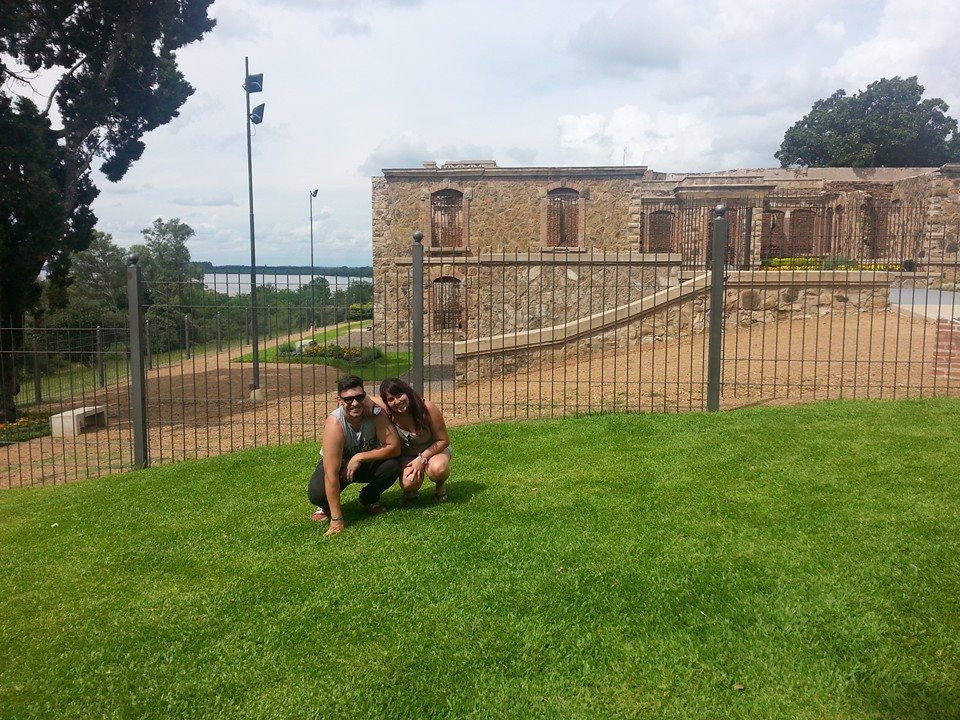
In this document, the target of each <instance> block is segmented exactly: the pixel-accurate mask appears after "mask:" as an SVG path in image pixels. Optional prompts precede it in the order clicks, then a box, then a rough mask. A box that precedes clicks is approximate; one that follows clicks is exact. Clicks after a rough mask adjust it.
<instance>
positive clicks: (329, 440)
mask: <svg viewBox="0 0 960 720" xmlns="http://www.w3.org/2000/svg"><path fill="white" fill-rule="evenodd" d="M343 442H344V439H343V428H341V427H340V423H339V422H338V421H337V420H336V419H335V418H332V417H328V418H327V419H326V420H325V421H324V423H323V489H324V490H326V493H327V502H328V503H330V529H329V530H327V532H326V533H324V534H325V535H336V534H337V533H338V532H340V531H341V530H343V508H342V507H341V506H340V465H341V464H342V462H343ZM334 518H336V519H334Z"/></svg>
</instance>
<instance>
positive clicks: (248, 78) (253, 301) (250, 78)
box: [243, 57, 264, 400]
mask: <svg viewBox="0 0 960 720" xmlns="http://www.w3.org/2000/svg"><path fill="white" fill-rule="evenodd" d="M243 68H244V81H243V90H244V94H245V95H246V98H247V186H248V188H249V192H250V338H251V341H252V346H253V347H252V349H253V378H252V381H251V383H250V398H251V399H252V400H258V399H260V398H261V397H262V393H261V392H260V342H259V339H260V338H259V324H258V322H257V243H256V232H255V230H254V222H253V152H252V149H251V144H250V124H251V123H253V124H255V125H259V124H260V123H262V122H263V110H264V106H263V104H260V105H257V107H255V108H254V109H253V111H251V110H250V94H251V93H258V92H261V91H262V90H263V73H257V74H256V75H251V74H250V58H246V57H245V58H244V59H243Z"/></svg>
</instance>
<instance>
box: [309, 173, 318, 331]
mask: <svg viewBox="0 0 960 720" xmlns="http://www.w3.org/2000/svg"><path fill="white" fill-rule="evenodd" d="M316 196H317V190H311V191H310V325H311V327H312V326H313V325H314V324H315V322H316V321H315V320H314V315H315V314H316V312H317V303H316V291H317V288H316V285H315V284H314V282H313V199H314V198H315V197H316Z"/></svg>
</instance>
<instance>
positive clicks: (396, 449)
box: [347, 412, 400, 480]
mask: <svg viewBox="0 0 960 720" xmlns="http://www.w3.org/2000/svg"><path fill="white" fill-rule="evenodd" d="M374 422H375V423H376V427H377V440H379V441H380V447H378V448H374V449H373V450H367V451H366V452H359V453H357V454H356V455H354V456H353V457H352V458H350V460H349V461H348V462H347V479H348V480H353V475H354V473H356V472H357V470H358V469H359V468H360V465H361V463H365V462H373V461H374V460H386V459H387V458H392V457H397V455H399V454H400V436H399V435H397V429H396V428H395V427H394V426H393V423H392V422H390V421H389V420H388V419H387V414H386V413H384V412H381V413H378V414H377V415H375V416H374Z"/></svg>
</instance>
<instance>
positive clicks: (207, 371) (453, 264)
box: [0, 211, 960, 487]
mask: <svg viewBox="0 0 960 720" xmlns="http://www.w3.org/2000/svg"><path fill="white" fill-rule="evenodd" d="M900 213H901V217H907V216H908V214H907V213H906V211H900ZM733 215H734V216H735V215H736V213H734V214H733ZM738 222H739V221H737V220H736V217H726V218H723V219H721V220H717V219H716V218H710V220H709V222H708V226H709V228H710V231H711V233H712V236H711V238H712V240H713V242H714V243H715V244H714V246H713V247H714V248H716V250H713V249H711V250H704V256H705V257H707V258H709V259H710V261H711V262H714V258H717V260H716V264H715V266H713V267H711V268H709V269H708V268H706V267H704V266H703V263H699V264H697V263H694V264H693V265H691V264H690V263H688V262H687V259H686V257H685V256H684V254H683V253H681V252H672V253H667V252H662V253H649V252H641V250H642V249H643V248H642V247H641V248H637V249H636V250H633V251H626V250H622V251H618V252H604V251H598V250H590V249H585V248H568V247H562V248H550V249H542V250H536V251H533V252H520V251H517V250H516V249H510V250H507V249H501V250H496V249H485V250H483V251H478V250H476V249H471V248H463V247H455V248H444V247H441V248H432V247H427V248H424V247H422V245H421V244H420V243H418V242H415V241H414V242H412V243H411V251H410V254H409V256H405V257H400V258H396V259H395V260H394V261H392V262H388V263H381V264H380V265H378V266H377V268H376V271H375V274H374V277H373V278H324V279H322V281H318V280H317V279H316V278H310V277H303V276H271V277H267V278H263V277H261V278H259V279H258V292H257V307H256V311H255V312H256V315H255V317H256V320H257V322H256V326H257V342H258V349H259V355H258V363H257V364H256V365H257V367H256V369H255V367H254V363H253V355H252V342H253V326H254V322H253V318H254V315H253V314H252V312H251V305H250V297H249V288H250V285H249V280H248V278H247V276H238V275H232V276H208V277H206V278H205V280H204V282H203V283H200V282H197V283H184V284H160V283H154V284H150V283H142V282H140V280H139V271H138V269H137V268H136V267H133V266H132V267H131V268H129V269H128V278H129V281H130V296H131V313H130V315H131V318H132V321H131V327H130V328H119V329H105V328H100V329H80V330H76V329H55V328H32V327H29V328H20V329H12V330H11V329H9V328H8V329H7V330H11V332H13V331H22V332H23V333H24V335H23V342H22V343H20V344H19V346H18V347H14V346H12V345H11V344H9V343H6V344H0V370H3V368H14V369H15V372H16V375H17V377H18V378H19V381H20V386H21V387H20V392H19V395H18V397H17V401H18V405H19V407H20V409H21V410H22V411H24V412H25V413H26V414H27V416H28V418H38V420H37V422H36V424H37V425H38V426H41V427H43V426H46V427H52V426H53V425H54V424H56V423H60V425H59V427H60V430H61V431H62V430H63V428H64V425H63V423H64V422H65V421H64V420H63V419H60V420H57V418H58V417H59V416H62V415H63V414H67V415H70V413H72V412H74V411H76V410H77V409H80V408H98V407H102V408H104V413H103V416H102V418H101V417H100V415H99V414H97V413H94V412H91V413H90V417H86V416H84V417H83V418H81V420H80V423H79V427H78V428H77V429H78V433H77V434H71V433H64V432H60V433H58V434H57V436H53V435H50V434H47V435H45V436H41V437H35V438H32V439H30V438H27V437H26V436H24V435H22V434H20V435H18V434H17V433H16V432H13V433H12V434H11V433H10V432H9V431H10V428H3V429H0V430H2V432H4V433H6V434H5V435H3V436H2V437H4V438H6V439H4V440H3V443H4V445H3V447H0V462H2V467H3V471H2V472H3V474H2V477H0V485H2V486H5V487H9V486H14V487H19V486H29V485H33V484H45V483H57V482H64V481H68V480H71V479H74V478H77V477H87V476H95V475H100V474H104V473H108V472H114V471H118V470H124V469H130V468H133V467H137V466H142V465H145V464H147V463H149V464H152V465H156V464H160V463H165V462H171V461H176V460H182V459H186V458H199V457H205V456H209V455H218V454H221V453H225V452H230V451H233V450H237V449H241V448H246V447H255V446H260V445H267V444H285V443H291V442H298V441H301V440H318V439H319V436H320V432H321V426H322V420H323V418H324V417H325V416H326V414H327V413H328V412H330V411H331V410H332V409H333V408H334V406H335V394H334V386H335V382H336V379H337V378H338V377H339V376H341V375H343V374H346V373H355V374H360V375H361V376H362V377H364V378H365V379H366V380H367V390H368V391H369V392H375V391H376V388H377V386H378V385H379V380H380V379H382V378H384V377H388V376H393V375H399V376H403V377H407V378H409V379H411V380H412V381H413V383H414V384H415V385H416V386H420V387H422V388H423V391H424V394H425V395H426V396H427V397H429V398H430V399H432V400H434V401H436V402H438V403H439V404H440V405H441V407H442V409H443V412H444V414H445V417H446V418H447V420H448V422H449V423H450V424H452V425H456V424H458V423H466V422H474V421H478V420H490V419H523V418H544V417H559V416H565V415H571V414H577V413H591V412H622V411H629V412H637V411H639V412H680V411H690V410H694V411H696V410H707V409H718V408H719V409H729V408H736V407H742V406H745V405H751V404H756V403H780V402H798V401H807V400H820V399H831V398H902V397H929V396H937V395H956V394H958V388H960V276H958V267H960V266H958V254H957V252H956V239H957V234H958V230H960V228H953V227H942V228H936V227H931V226H929V225H922V226H921V225H918V224H917V223H914V224H913V225H912V226H911V227H912V228H913V229H912V230H911V231H910V232H911V233H912V234H911V235H910V238H911V239H910V246H909V248H907V246H905V245H904V244H902V243H901V244H899V245H898V244H897V242H900V241H896V242H895V233H892V232H890V231H888V233H887V235H886V236H885V237H886V238H887V240H886V241H885V242H886V247H887V248H896V250H897V251H896V252H893V251H891V252H889V253H888V256H889V257H888V258H886V259H884V258H880V257H877V255H876V252H875V249H876V248H877V247H879V245H877V244H874V245H871V246H869V248H871V249H868V250H866V251H864V252H866V253H867V254H861V255H860V256H857V257H851V256H850V253H849V252H846V251H844V252H843V253H842V254H838V252H836V248H834V249H833V250H832V251H830V252H825V253H821V252H819V250H823V249H824V248H822V247H821V246H817V245H814V250H817V252H815V253H808V254H799V255H777V256H776V260H777V262H776V263H773V262H766V263H763V264H762V265H761V264H760V263H756V262H755V263H752V264H751V269H743V268H742V267H741V266H738V264H737V263H736V262H731V255H730V252H729V251H725V250H724V248H729V247H730V246H731V245H730V242H731V241H730V237H735V238H736V237H739V235H737V233H738V232H740V231H739V230H738V229H737V228H738V227H742V225H738V224H737V223H738ZM803 222H805V223H806V222H807V220H804V221H803ZM831 222H834V220H831ZM903 224H904V225H906V224H907V223H903ZM753 227H754V229H755V230H756V229H757V228H758V226H757V225H756V224H754V225H753ZM811 227H820V225H817V224H816V223H814V225H811ZM917 228H919V229H917ZM728 230H729V233H728V232H727V231H728ZM804 232H806V231H804ZM903 237H906V236H903ZM754 238H755V240H754V241H753V247H754V248H757V247H758V246H759V245H758V242H756V240H759V239H761V238H759V237H758V236H756V235H754ZM791 247H792V248H793V249H794V250H796V246H791ZM861 247H866V245H865V244H863V243H861ZM674 249H676V248H674ZM801 249H802V248H801ZM907 249H909V251H910V252H909V254H906V250H907ZM901 251H903V252H901ZM894 258H896V259H894ZM772 259H773V256H771V258H770V260H772ZM764 260H767V258H764ZM905 261H909V262H905ZM131 328H132V330H131ZM0 334H2V333H0ZM141 377H142V381H141V380H140V378H141ZM70 417H71V418H72V417H73V416H70Z"/></svg>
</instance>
